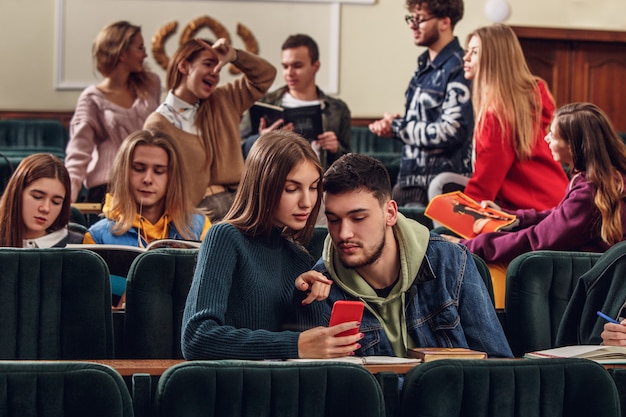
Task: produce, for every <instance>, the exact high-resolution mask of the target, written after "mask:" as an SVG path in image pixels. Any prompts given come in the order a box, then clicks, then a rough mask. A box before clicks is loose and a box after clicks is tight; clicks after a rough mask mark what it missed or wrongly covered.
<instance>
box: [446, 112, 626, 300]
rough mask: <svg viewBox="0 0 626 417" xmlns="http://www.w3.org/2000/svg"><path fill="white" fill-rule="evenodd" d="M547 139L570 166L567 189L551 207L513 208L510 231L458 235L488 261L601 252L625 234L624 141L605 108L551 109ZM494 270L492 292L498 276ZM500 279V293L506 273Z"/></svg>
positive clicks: (555, 153) (554, 153)
mask: <svg viewBox="0 0 626 417" xmlns="http://www.w3.org/2000/svg"><path fill="white" fill-rule="evenodd" d="M545 140H546V142H548V145H549V147H550V150H551V152H552V157H553V158H554V160H555V161H557V162H560V163H562V164H564V165H567V166H569V167H570V168H571V170H572V174H573V177H572V180H571V181H570V185H569V188H568V190H567V194H566V195H565V198H563V200H562V201H561V202H560V203H559V205H558V206H557V207H555V208H552V209H549V210H545V211H536V210H534V209H527V210H517V211H512V213H514V214H515V215H516V216H517V219H518V220H519V225H518V226H517V228H516V229H515V231H513V232H492V233H486V234H482V235H478V236H477V237H475V238H474V239H471V240H465V239H460V240H459V241H460V243H463V244H465V245H466V246H467V247H468V248H469V250H470V251H471V252H473V253H475V254H477V255H479V256H480V257H481V258H483V259H484V260H485V261H486V262H488V263H490V264H505V265H506V264H508V263H509V262H510V261H511V260H513V258H515V257H516V256H518V255H520V254H522V253H525V252H529V251H533V250H540V249H549V250H570V251H590V252H604V251H605V250H607V249H608V248H609V247H610V246H612V245H614V244H615V243H617V242H620V241H621V240H623V239H624V237H625V236H626V233H625V232H626V204H624V203H625V202H626V197H625V195H624V182H625V181H626V145H624V143H623V142H622V140H621V139H620V137H619V136H618V134H617V133H616V132H615V129H614V128H613V126H612V124H611V122H610V121H609V120H608V118H607V116H606V115H605V114H604V112H603V111H602V110H600V109H599V108H598V107H596V106H595V105H594V104H591V103H572V104H568V105H565V106H563V107H561V108H560V109H559V110H558V111H557V112H556V113H555V117H554V120H553V122H552V125H551V128H550V131H549V132H548V134H547V135H546V137H545ZM450 239H451V240H457V239H455V238H450ZM490 270H491V271H492V273H493V272H495V271H496V270H497V268H492V267H490ZM501 271H504V272H505V271H506V267H504V268H503V269H501ZM492 275H493V278H495V279H494V292H495V291H496V286H497V285H495V284H496V281H499V280H498V278H497V277H496V276H497V273H496V274H492ZM500 279H502V281H501V282H499V284H500V285H501V286H502V288H501V294H502V296H503V294H504V275H502V276H501V278H500Z"/></svg>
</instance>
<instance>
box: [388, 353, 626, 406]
mask: <svg viewBox="0 0 626 417" xmlns="http://www.w3.org/2000/svg"><path fill="white" fill-rule="evenodd" d="M619 415H620V407H619V399H618V394H617V389H616V387H615V385H614V383H613V381H612V379H611V377H610V376H609V374H608V372H607V371H606V370H605V369H604V368H603V367H602V366H601V365H599V364H597V363H595V362H592V361H588V360H584V359H508V360H506V359H481V360H454V359H446V360H439V361H434V362H426V363H424V364H422V365H419V366H416V367H414V368H413V369H411V370H410V371H409V372H408V373H407V375H406V377H405V380H404V385H403V387H402V393H401V412H400V416H401V417H433V416H445V417H461V416H463V417H469V416H476V417H478V416H480V417H491V416H493V417H578V416H581V417H583V416H584V417H591V416H603V417H618V416H619Z"/></svg>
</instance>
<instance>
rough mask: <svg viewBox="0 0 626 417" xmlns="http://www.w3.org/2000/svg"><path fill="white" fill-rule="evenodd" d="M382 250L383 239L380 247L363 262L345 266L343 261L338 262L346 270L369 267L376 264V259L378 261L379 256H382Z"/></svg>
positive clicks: (383, 246) (383, 247)
mask: <svg viewBox="0 0 626 417" xmlns="http://www.w3.org/2000/svg"><path fill="white" fill-rule="evenodd" d="M384 249H385V239H384V238H383V240H382V241H381V242H380V245H379V246H378V247H377V248H376V250H375V251H374V253H372V254H371V255H370V256H369V257H368V258H366V259H364V260H363V261H361V262H354V263H351V264H347V263H345V261H344V260H343V259H341V258H339V260H340V261H341V263H342V264H343V266H345V267H346V268H350V269H358V268H362V267H364V266H368V265H371V264H373V263H374V262H376V261H377V260H378V259H380V257H381V255H382V254H383V250H384Z"/></svg>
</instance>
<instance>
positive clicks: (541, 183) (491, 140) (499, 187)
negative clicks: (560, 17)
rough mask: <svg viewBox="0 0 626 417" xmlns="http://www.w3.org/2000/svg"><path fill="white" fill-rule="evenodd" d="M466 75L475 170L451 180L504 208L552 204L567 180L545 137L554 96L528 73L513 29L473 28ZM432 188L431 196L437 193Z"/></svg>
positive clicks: (550, 206) (556, 201)
mask: <svg viewBox="0 0 626 417" xmlns="http://www.w3.org/2000/svg"><path fill="white" fill-rule="evenodd" d="M464 75H465V78H467V79H469V80H472V103H473V106H474V112H475V115H476V127H475V130H474V149H475V161H474V171H473V173H472V176H471V178H470V179H469V180H468V179H467V178H465V177H460V178H458V179H456V178H455V179H454V181H453V182H458V183H459V184H462V185H465V191H464V192H465V194H467V195H469V196H470V197H472V198H473V199H475V200H477V201H484V200H489V201H495V202H496V203H497V204H498V205H499V206H501V207H502V208H504V209H509V210H517V209H528V208H534V209H537V210H546V209H549V208H552V207H555V206H556V205H557V204H558V203H559V202H560V201H561V199H562V198H563V196H564V195H565V191H566V189H567V184H568V179H567V176H566V174H565V171H564V170H563V168H562V167H561V165H560V164H559V163H558V162H556V161H554V159H553V158H552V155H551V153H550V149H549V148H548V146H547V144H546V143H545V141H544V140H543V137H544V136H545V134H546V129H547V127H548V126H549V124H550V121H551V120H552V114H553V112H554V107H555V106H554V100H553V99H552V96H551V95H550V92H549V91H548V87H547V86H546V84H545V82H544V81H543V80H541V79H538V78H536V77H534V76H533V75H532V74H531V73H530V70H529V69H528V65H527V64H526V60H525V59H524V54H523V52H522V48H521V46H520V44H519V41H518V39H517V37H516V36H515V33H514V32H513V30H511V28H510V27H508V26H506V25H502V24H496V25H492V26H487V27H483V28H479V29H477V30H476V31H474V32H472V33H471V34H470V35H469V36H468V42H467V50H466V54H465V56H464ZM444 182H450V181H449V180H446V181H444ZM439 183H440V184H441V182H439ZM433 187H436V185H434V186H433ZM431 192H432V194H433V195H431V196H430V197H431V198H432V197H433V196H434V195H436V194H437V192H436V191H434V190H429V194H430V193H431Z"/></svg>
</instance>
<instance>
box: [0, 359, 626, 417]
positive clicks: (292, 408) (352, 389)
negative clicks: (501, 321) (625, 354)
mask: <svg viewBox="0 0 626 417" xmlns="http://www.w3.org/2000/svg"><path fill="white" fill-rule="evenodd" d="M0 392H2V396H0V404H1V408H2V410H3V411H2V415H3V416H7V417H13V416H16V417H17V416H24V415H37V416H44V417H45V416H65V417H75V416H76V417H78V416H85V415H88V416H92V417H98V416H103V417H104V416H107V417H135V416H136V417H152V416H153V417H170V416H177V417H200V416H202V417H222V416H237V417H293V416H306V417H344V416H368V417H385V416H386V417H394V415H397V416H398V417H433V416H442V417H443V416H445V417H457V416H458V417H461V416H484V417H491V416H498V417H518V416H524V417H543V416H550V417H561V416H567V417H578V416H603V417H617V416H619V415H620V403H619V397H618V392H617V389H616V386H615V384H614V382H613V380H612V379H611V377H610V376H609V374H608V372H607V371H606V370H605V369H604V368H603V367H602V366H600V365H599V364H597V363H594V362H591V361H587V360H583V359H537V360H530V359H529V360H489V359H487V360H440V361H434V362H428V363H425V364H421V365H417V366H415V367H414V368H412V369H411V370H410V371H409V372H408V373H407V375H406V377H405V379H404V384H403V386H402V387H401V389H400V390H399V395H398V396H399V409H398V412H397V414H393V415H391V414H389V413H388V412H387V411H386V409H385V400H384V397H383V393H382V391H381V388H380V386H379V385H378V383H377V381H376V379H375V378H374V376H373V375H372V374H371V373H370V372H369V371H368V370H366V369H365V368H364V367H362V366H360V365H356V364H351V363H341V362H322V361H312V362H277V361H272V362H269V361H266V362H264V361H235V360H224V361H194V362H183V363H180V364H178V365H174V366H173V367H171V368H168V369H167V370H165V372H164V373H163V374H162V375H161V377H160V378H159V380H158V383H157V386H156V389H155V390H154V400H152V398H149V399H148V402H147V403H144V404H140V403H141V402H144V401H146V398H140V397H139V396H137V393H138V391H137V390H135V389H133V393H134V394H135V397H131V395H130V391H129V389H128V386H127V385H126V384H125V382H124V380H123V379H122V378H121V376H120V375H119V374H118V373H117V372H116V371H115V370H114V369H112V368H110V367H108V366H104V365H100V364H98V363H87V362H28V361H20V362H16V361H14V362H10V361H9V362H2V363H0ZM144 395H145V396H147V397H152V393H151V392H144V393H143V394H142V396H144ZM146 404H147V405H146Z"/></svg>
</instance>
